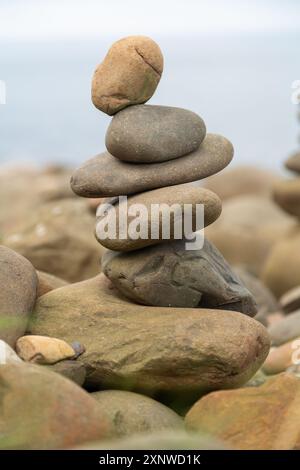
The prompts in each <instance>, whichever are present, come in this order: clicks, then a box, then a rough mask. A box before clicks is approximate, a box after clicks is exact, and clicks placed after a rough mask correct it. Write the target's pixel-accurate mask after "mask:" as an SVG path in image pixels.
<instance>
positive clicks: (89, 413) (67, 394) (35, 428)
mask: <svg viewBox="0 0 300 470" xmlns="http://www.w3.org/2000/svg"><path fill="white" fill-rule="evenodd" d="M0 395H1V409H0V448H2V449H26V450H30V449H63V448H66V447H68V446H72V445H79V444H82V443H84V442H87V441H93V440H97V439H101V438H103V437H108V436H109V434H110V431H109V425H108V423H107V422H106V420H105V417H104V416H103V414H102V412H101V411H100V410H99V408H98V404H97V402H96V401H95V400H94V399H93V398H92V397H91V396H90V395H89V394H88V393H87V392H85V391H84V390H82V389H81V388H80V387H79V386H77V385H76V384H74V383H73V382H71V381H70V380H68V379H65V378H64V377H62V376H61V375H59V374H56V373H54V372H50V371H49V370H47V369H46V367H44V366H37V365H33V364H21V365H15V364H14V365H4V366H1V367H0Z"/></svg>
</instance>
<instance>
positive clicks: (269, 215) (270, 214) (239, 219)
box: [205, 195, 294, 274]
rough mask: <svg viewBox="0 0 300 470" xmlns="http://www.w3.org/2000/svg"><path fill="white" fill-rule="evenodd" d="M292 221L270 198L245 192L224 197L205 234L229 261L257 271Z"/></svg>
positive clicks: (254, 272) (255, 272)
mask: <svg viewBox="0 0 300 470" xmlns="http://www.w3.org/2000/svg"><path fill="white" fill-rule="evenodd" d="M292 225H294V220H293V219H292V217H290V216H288V215H287V214H285V213H284V212H283V211H282V210H281V209H280V208H279V207H278V206H277V205H276V204H275V203H274V202H273V201H272V200H271V199H269V198H267V197H265V196H257V195H245V196H240V197H236V198H232V199H229V200H228V201H225V202H224V204H223V210H222V214H221V217H220V218H219V219H218V220H217V221H216V222H215V223H214V224H213V225H212V226H211V227H208V228H206V229H205V235H206V237H207V238H208V239H209V240H210V241H211V242H212V243H214V244H215V245H216V247H217V248H218V249H219V250H220V251H221V253H222V255H223V256H224V257H225V259H226V260H227V261H228V262H229V263H230V264H231V265H243V266H245V267H246V268H248V270H249V271H250V272H252V273H253V274H258V273H260V271H261V269H262V266H263V264H264V262H265V260H266V258H267V256H268V254H269V252H270V250H271V248H272V246H273V245H274V244H275V243H276V242H277V240H278V239H279V238H280V237H281V236H283V235H284V234H285V233H286V232H287V231H288V229H289V228H290V227H291V226H292Z"/></svg>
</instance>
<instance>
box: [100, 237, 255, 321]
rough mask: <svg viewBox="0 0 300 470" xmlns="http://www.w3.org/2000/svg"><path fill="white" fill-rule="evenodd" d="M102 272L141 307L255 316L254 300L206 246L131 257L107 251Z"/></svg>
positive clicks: (179, 245)
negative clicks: (224, 312) (194, 308)
mask: <svg viewBox="0 0 300 470" xmlns="http://www.w3.org/2000/svg"><path fill="white" fill-rule="evenodd" d="M102 270H103V272H104V274H105V275H106V276H107V277H108V278H109V279H110V280H111V281H112V283H113V284H114V286H115V287H116V288H117V289H118V290H119V291H120V292H121V293H122V294H123V295H125V296H126V297H128V298H129V299H131V300H133V301H135V302H138V303H140V304H144V305H153V306H160V307H202V308H222V309H223V310H236V311H239V312H241V313H245V314H247V315H250V316H254V315H255V314H256V313H257V307H256V303H255V301H254V298H253V296H252V295H251V294H250V292H249V291H248V290H247V289H246V288H245V287H244V285H243V284H242V283H241V282H240V281H239V279H238V278H237V276H236V275H235V274H234V272H233V271H232V269H231V268H230V266H229V265H228V263H227V262H226V261H225V259H224V258H223V256H222V255H221V253H220V252H219V251H218V250H217V249H216V248H215V247H214V246H213V245H212V244H211V243H209V241H208V240H205V241H204V246H203V248H202V249H199V250H190V251H189V250H186V249H185V241H184V240H183V241H174V242H173V243H170V242H165V243H163V244H160V245H157V246H154V247H151V248H149V247H148V248H144V249H142V250H139V251H134V252H130V253H118V252H113V251H107V252H106V253H105V254H104V255H103V257H102Z"/></svg>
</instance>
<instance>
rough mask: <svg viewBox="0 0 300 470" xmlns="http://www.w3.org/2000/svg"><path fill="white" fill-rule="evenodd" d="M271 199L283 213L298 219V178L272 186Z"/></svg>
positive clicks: (299, 200)
mask: <svg viewBox="0 0 300 470" xmlns="http://www.w3.org/2000/svg"><path fill="white" fill-rule="evenodd" d="M273 198H274V201H275V202H276V203H277V204H278V205H279V206H280V207H281V208H282V209H283V210H284V211H286V212H288V213H289V214H291V215H295V216H296V217H300V178H296V179H293V180H286V181H279V182H278V183H277V184H276V185H275V186H274V190H273Z"/></svg>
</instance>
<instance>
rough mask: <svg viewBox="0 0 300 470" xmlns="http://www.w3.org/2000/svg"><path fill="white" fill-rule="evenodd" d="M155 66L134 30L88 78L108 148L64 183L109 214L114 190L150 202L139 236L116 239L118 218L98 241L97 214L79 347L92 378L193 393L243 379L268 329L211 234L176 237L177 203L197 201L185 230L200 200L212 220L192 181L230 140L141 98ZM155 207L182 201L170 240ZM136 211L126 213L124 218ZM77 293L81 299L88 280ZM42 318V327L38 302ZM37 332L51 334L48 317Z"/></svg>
mask: <svg viewBox="0 0 300 470" xmlns="http://www.w3.org/2000/svg"><path fill="white" fill-rule="evenodd" d="M162 71H163V56H162V53H161V51H160V48H159V46H158V45H157V44H156V43H155V42H154V41H153V40H151V39H150V38H147V37H143V36H132V37H127V38H124V39H121V40H119V41H117V42H116V43H114V44H113V45H112V47H111V48H110V50H109V51H108V53H107V55H106V57H105V59H104V61H103V62H102V63H101V64H100V65H99V66H98V68H97V69H96V71H95V74H94V77H93V82H92V101H93V103H94V105H95V106H96V107H97V108H98V109H99V110H101V111H103V112H104V113H106V114H108V115H113V118H112V120H111V123H110V125H109V127H108V130H107V133H106V140H105V143H106V148H107V151H106V152H104V153H102V154H100V155H97V156H96V157H94V158H92V159H90V160H88V161H87V162H86V163H84V164H83V165H82V166H81V167H80V168H79V169H77V170H76V171H75V173H74V174H73V176H72V179H71V187H72V189H73V191H74V192H75V193H76V194H78V195H80V196H82V197H88V198H106V199H103V200H102V202H106V203H108V204H110V205H107V206H105V207H106V208H107V209H106V211H105V216H106V218H107V217H108V219H106V220H109V217H110V214H114V213H115V212H114V211H113V210H112V208H114V209H119V210H121V207H120V206H122V204H125V201H123V200H121V201H120V200H119V199H118V197H119V196H127V198H128V199H127V201H126V204H127V207H128V213H129V214H130V208H132V209H133V208H134V207H135V206H134V205H135V204H142V205H143V206H144V207H146V208H147V209H148V210H147V211H146V215H145V213H142V214H139V222H140V223H141V224H140V227H141V226H143V227H145V226H146V227H148V231H147V234H146V236H145V234H144V236H143V238H137V239H134V238H132V237H131V236H130V234H129V233H128V231H125V232H126V233H125V236H124V233H123V234H122V236H121V228H120V226H121V224H120V223H119V222H120V221H119V220H117V223H116V237H110V236H108V237H107V238H106V239H104V238H103V237H102V236H99V222H101V221H102V222H103V220H104V214H103V213H102V212H101V211H100V212H99V210H98V218H97V225H96V236H97V237H98V239H99V242H100V243H101V244H102V245H103V246H104V247H105V248H107V251H106V252H105V254H104V256H103V257H102V270H103V272H104V274H105V276H104V275H103V274H101V275H100V276H99V279H100V278H101V282H100V281H98V280H95V281H94V286H96V282H98V284H97V293H96V294H94V293H93V299H92V300H91V302H92V301H93V302H94V304H95V305H94V310H95V315H94V317H93V319H94V320H93V321H92V320H91V317H89V321H90V323H89V321H88V320H86V324H85V325H83V326H82V329H84V328H88V327H89V328H90V330H91V331H92V329H93V333H92V335H94V337H95V340H96V335H98V337H99V341H98V343H99V344H98V345H97V346H93V347H94V350H93V351H90V355H89V344H87V343H88V341H86V339H82V338H80V340H81V341H83V342H84V344H85V346H86V353H85V354H84V355H83V356H82V360H83V361H84V360H85V361H86V365H87V377H88V382H89V379H90V384H91V385H93V386H94V387H99V386H100V387H103V386H104V388H108V387H112V388H127V389H131V390H138V391H142V392H143V393H145V394H152V395H153V394H156V396H157V394H159V393H164V392H167V393H177V394H178V393H182V394H183V395H184V394H185V393H188V392H193V393H196V394H197V395H198V396H199V394H200V392H201V393H202V392H205V391H209V390H214V389H220V388H232V387H238V386H240V385H242V384H243V383H245V382H246V381H247V380H249V379H250V378H251V377H252V376H253V374H254V373H255V372H256V371H257V370H258V369H259V367H260V366H261V364H262V363H263V362H264V360H265V358H266V356H267V353H268V350H269V338H268V335H267V333H266V330H265V329H264V327H263V326H262V325H261V324H260V323H258V322H257V321H256V320H254V319H253V318H251V317H253V316H254V315H255V314H256V303H255V300H254V299H253V297H252V295H251V294H250V293H249V291H248V290H247V289H246V288H245V287H244V286H243V285H242V283H241V281H240V280H239V278H238V277H237V276H236V275H235V274H234V273H233V271H232V269H231V268H230V266H229V265H228V263H227V262H226V261H225V259H224V258H223V256H222V255H221V254H220V253H219V252H218V250H217V249H216V248H215V247H214V246H213V245H212V244H211V243H210V242H209V241H208V240H205V241H204V245H203V248H201V249H200V248H199V249H196V250H188V249H186V241H187V240H186V239H184V238H183V237H182V239H180V240H178V239H175V238H176V237H175V233H174V230H172V221H173V222H174V220H175V219H176V217H177V216H178V215H181V213H182V212H183V208H184V204H190V205H191V206H190V207H192V211H191V221H190V222H191V224H190V225H191V232H195V231H197V230H199V229H202V227H201V226H199V225H197V217H196V206H197V204H201V205H203V207H204V225H205V226H207V225H209V224H211V223H213V222H214V221H215V220H216V219H217V218H218V217H219V215H220V213H221V201H220V199H219V197H218V196H217V195H216V194H214V193H213V192H211V191H209V190H207V189H204V188H202V187H201V186H200V185H199V184H198V185H195V184H187V183H192V182H194V181H198V180H201V179H203V178H206V177H208V176H210V175H213V174H215V173H217V172H219V171H221V170H222V169H223V168H224V167H226V166H227V165H228V164H229V163H230V161H231V159H232V157H233V147H232V145H231V143H230V142H229V141H228V140H227V139H225V138H224V137H222V136H220V135H215V134H206V127H205V124H204V122H203V120H202V119H201V118H200V117H199V116H198V115H197V114H195V113H194V112H192V111H188V110H185V109H181V108H175V107H168V106H153V105H146V104H144V103H146V102H147V101H148V100H149V99H150V98H151V96H152V95H153V93H154V92H155V89H156V87H157V85H158V83H159V81H160V78H161V75H162ZM152 204H167V205H168V206H172V205H173V204H176V205H177V206H176V207H177V209H176V210H174V215H173V219H172V220H171V230H170V240H164V239H162V234H161V228H162V227H161V224H162V217H160V218H159V222H158V223H159V236H158V237H156V238H153V237H152V236H151V230H150V226H151V222H152V221H151V211H150V207H151V205H152ZM99 207H100V208H101V207H102V208H103V204H102V205H100V206H99ZM176 211H177V212H176ZM116 213H117V214H119V213H120V212H118V211H117V212H116ZM162 213H163V211H162ZM131 214H132V212H131ZM132 220H133V218H132V216H131V215H129V216H128V224H129V222H131V221H132ZM126 228H128V226H127V227H126ZM107 278H108V279H107ZM95 279H97V278H95ZM86 282H87V281H86ZM84 292H85V299H84V301H85V302H86V303H87V304H88V303H89V297H88V296H89V293H90V292H92V289H91V288H89V287H87V288H86V289H85V291H84V289H82V293H84ZM93 292H94V291H93ZM74 294H75V290H74ZM90 295H91V294H90ZM49 299H50V297H49ZM99 299H100V300H99ZM103 299H105V300H103ZM97 302H98V305H97ZM48 307H49V305H48ZM74 308H75V307H74ZM45 310H47V309H45ZM48 310H49V309H48ZM47 315H48V312H47ZM82 318H84V313H83V314H82ZM45 321H46V323H47V319H46V317H45ZM82 321H83V322H84V320H82ZM40 322H41V325H42V326H43V311H42V312H41V314H40ZM93 322H94V324H93V325H92V326H91V324H92V323H93ZM46 323H45V324H46ZM71 323H72V319H71V318H69V317H68V318H67V319H66V323H65V325H64V328H65V330H66V331H67V329H68V326H69V327H70V328H71V329H72V328H74V327H72V325H71ZM96 328H99V330H98V331H97V332H95V329H96ZM100 328H101V331H100ZM43 331H44V333H47V334H49V333H50V332H51V326H50V327H49V328H48V329H46V330H45V329H44V330H43ZM68 334H70V332H69V333H68ZM68 334H67V335H66V336H68ZM105 335H108V336H109V335H111V337H106V338H105ZM77 336H78V335H77ZM115 343H117V344H115ZM113 344H114V346H113ZM95 348H98V349H99V353H98V357H95V356H96V353H95ZM92 356H93V357H92ZM85 358H86V359H85Z"/></svg>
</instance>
